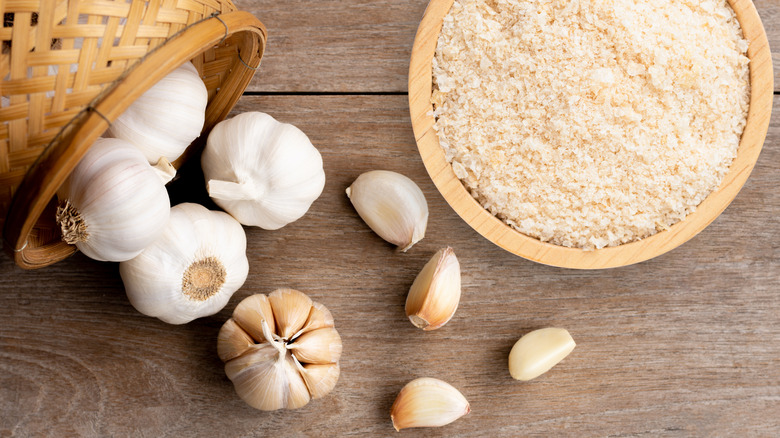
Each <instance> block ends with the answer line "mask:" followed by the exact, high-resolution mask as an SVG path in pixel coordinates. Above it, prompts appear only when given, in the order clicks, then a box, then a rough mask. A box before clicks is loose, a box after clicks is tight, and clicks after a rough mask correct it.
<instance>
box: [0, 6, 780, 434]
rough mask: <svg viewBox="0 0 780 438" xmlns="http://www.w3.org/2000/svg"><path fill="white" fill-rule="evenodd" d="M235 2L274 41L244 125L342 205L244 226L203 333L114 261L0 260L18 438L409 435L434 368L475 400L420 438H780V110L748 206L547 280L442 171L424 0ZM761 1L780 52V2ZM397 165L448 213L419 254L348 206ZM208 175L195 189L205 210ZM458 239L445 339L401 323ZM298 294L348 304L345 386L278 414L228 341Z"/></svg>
mask: <svg viewBox="0 0 780 438" xmlns="http://www.w3.org/2000/svg"><path fill="white" fill-rule="evenodd" d="M237 4H238V5H239V7H241V8H242V9H245V10H249V11H252V12H253V13H255V14H256V15H257V16H258V17H259V18H260V19H261V20H262V21H263V22H264V23H265V24H266V25H267V27H268V31H269V41H268V50H267V53H266V56H265V58H264V61H263V64H262V67H261V69H260V72H259V73H258V74H257V75H256V76H255V78H254V80H253V81H252V83H251V86H250V88H249V89H248V90H247V93H246V96H244V97H243V98H242V100H241V101H240V102H239V104H238V106H237V108H236V111H249V110H260V111H265V112H268V113H270V114H272V115H274V116H275V117H277V118H279V119H281V120H283V121H286V122H290V123H294V124H295V125H297V126H299V127H300V128H301V129H303V131H305V132H306V133H307V134H308V135H309V136H310V138H311V140H312V141H313V143H314V144H315V145H316V146H317V147H318V148H319V149H320V151H321V152H322V155H323V158H324V162H325V169H326V173H327V184H326V187H325V191H324V193H323V194H322V197H321V198H320V199H319V200H318V201H317V202H316V203H315V204H314V205H313V207H312V209H311V210H310V211H309V213H308V214H307V215H306V216H305V217H304V218H303V219H301V220H300V221H298V222H296V223H294V224H292V225H290V226H288V227H285V228H283V229H282V230H279V231H275V232H270V231H262V230H259V229H254V228H249V229H247V237H248V242H249V244H248V245H249V246H248V255H249V259H250V273H249V278H248V280H247V282H246V284H245V286H244V287H243V288H242V289H241V290H240V291H238V292H237V293H236V295H235V296H234V298H233V299H232V300H231V301H230V303H229V304H228V306H227V308H225V309H224V310H223V311H221V312H220V313H218V314H217V315H214V316H212V317H209V318H204V319H201V320H198V321H195V322H193V323H190V324H187V325H184V326H170V325H166V324H164V323H162V322H160V321H158V320H156V319H152V318H148V317H145V316H143V315H141V314H139V313H137V312H136V311H135V310H134V309H133V308H132V307H131V306H130V304H129V303H128V301H127V299H126V298H125V296H124V293H123V287H122V283H121V281H120V278H119V275H118V270H117V266H116V265H115V264H108V263H98V262H94V261H91V260H89V259H87V258H86V257H84V256H82V255H76V256H74V257H72V258H70V259H68V260H66V261H64V262H62V263H59V264H57V265H55V266H52V267H49V268H46V269H42V270H39V271H34V272H26V271H22V270H21V269H19V268H17V267H15V266H14V265H13V264H12V262H11V260H10V259H9V258H8V256H7V255H2V256H0V321H2V322H1V323H0V436H54V437H65V436H73V435H86V436H150V437H158V436H188V437H192V436H203V437H214V436H258V437H259V436H269V437H283V436H301V435H305V436H323V437H334V436H345V435H360V436H393V435H394V434H395V432H394V431H393V428H392V426H391V424H390V418H389V410H390V405H391V404H392V402H393V400H394V398H395V396H396V394H397V392H398V391H399V390H400V388H401V387H402V386H403V385H404V384H405V383H406V382H407V381H409V380H411V379H413V378H416V377H421V376H431V377H438V378H441V379H444V380H446V381H448V382H450V383H451V384H453V385H454V386H455V387H457V388H459V389H460V390H461V391H462V392H463V394H464V395H465V396H466V397H467V398H468V399H469V401H470V402H471V407H472V410H473V412H472V413H471V414H469V415H468V416H466V417H464V418H462V419H460V420H458V421H457V422H455V423H453V424H451V425H449V426H447V427H445V428H441V429H427V430H422V429H419V430H412V431H405V432H403V435H404V436H456V435H463V436H526V435H537V436H551V435H571V436H591V435H596V436H607V435H609V436H635V435H645V434H648V435H661V436H689V435H698V436H705V435H719V436H728V435H731V436H778V435H780V190H778V187H780V165H779V164H778V163H780V121H778V120H780V119H778V118H777V117H775V118H774V120H773V121H772V125H771V127H770V131H769V135H768V137H767V141H766V144H765V145H764V151H763V153H762V155H761V157H760V159H759V161H758V164H757V166H756V168H755V170H754V171H753V175H752V176H751V178H750V179H749V181H748V183H747V185H746V186H745V187H744V188H743V189H742V192H741V193H740V194H739V196H738V197H737V198H736V200H735V201H734V203H733V204H732V205H731V206H730V207H729V208H728V209H727V210H726V212H725V213H723V215H721V216H720V218H718V219H717V220H716V221H715V222H714V223H713V224H712V225H711V226H710V227H708V228H707V229H706V230H705V231H704V232H702V233H701V234H700V235H698V236H697V237H696V238H694V239H693V240H691V241H689V242H688V243H686V244H685V245H683V246H682V247H680V248H678V249H676V250H674V251H672V252H671V253H668V254H666V255H664V256H661V257H658V258H656V259H653V260H650V261H648V262H645V263H641V264H639V265H634V266H630V267H626V268H620V269H614V270H605V271H593V272H585V271H574V270H563V269H558V268H552V267H547V266H543V265H539V264H535V263H532V262H529V261H526V260H523V259H521V258H518V257H516V256H513V255H511V254H509V253H507V252H504V251H503V250H501V249H499V248H498V247H496V246H494V245H492V244H491V243H489V242H488V241H486V240H485V239H483V238H482V237H480V236H479V235H478V234H477V233H475V232H474V231H473V230H472V229H470V228H469V227H468V226H467V225H465V223H464V222H463V221H462V220H461V219H460V218H459V217H458V216H457V215H456V214H455V213H454V212H453V211H452V210H451V209H450V208H449V207H448V205H447V204H446V203H445V202H444V200H443V199H442V197H441V196H440V195H439V193H438V192H437V191H436V189H435V187H434V186H433V184H432V183H431V181H430V179H429V178H428V176H427V174H426V172H425V169H424V168H423V165H422V163H421V161H420V158H419V156H418V154H417V152H416V148H415V143H414V138H413V135H412V130H411V126H410V122H409V115H408V107H407V96H406V71H407V66H408V60H409V55H410V50H411V47H412V41H413V38H414V34H415V30H416V27H417V24H418V22H419V19H420V18H421V16H422V13H423V10H424V9H425V6H426V2H425V1H424V0H392V1H391V0H376V1H370V2H369V1H354V0H330V1H323V0H286V1H272V0H239V1H237ZM755 4H756V6H757V7H758V9H759V12H760V13H761V15H762V18H763V20H764V24H765V26H766V28H767V31H768V33H769V36H770V43H771V44H772V45H773V47H780V1H778V0H755ZM775 71H776V72H778V73H780V54H778V55H776V56H775ZM776 77H778V78H780V76H776ZM778 85H780V80H777V79H776V86H778ZM776 90H780V88H776ZM778 102H779V103H777V104H776V105H775V111H776V112H778V111H780V100H778ZM377 168H383V169H390V170H395V171H399V172H402V173H404V174H406V175H408V176H409V177H411V178H412V179H413V180H415V181H416V182H417V183H418V184H419V185H420V187H421V188H422V189H423V191H424V192H425V195H426V197H427V198H428V202H429V205H430V212H431V215H430V222H429V225H428V234H427V236H426V238H425V239H424V240H423V241H422V242H421V243H419V244H418V245H417V246H415V247H414V248H413V249H412V250H410V251H409V252H408V253H406V254H398V253H395V252H394V251H393V248H391V247H390V245H388V244H386V243H385V242H384V241H382V240H381V239H380V238H378V237H377V236H376V235H375V234H374V233H372V232H371V231H370V230H369V229H368V227H367V226H366V225H365V224H364V223H363V222H362V221H361V220H360V218H359V217H358V216H357V214H356V213H355V212H354V210H353V209H352V207H351V205H350V203H349V201H348V200H347V198H346V196H345V194H344V189H345V188H346V187H347V186H348V185H349V184H350V183H351V182H352V180H353V179H354V178H355V177H357V176H358V175H359V174H360V173H362V172H364V171H367V170H371V169H377ZM191 184H193V185H194V188H192V187H190V188H186V187H185V188H183V189H182V188H181V187H180V188H179V189H177V192H176V197H177V198H178V199H189V198H188V197H193V196H194V197H195V198H197V197H199V196H200V197H202V190H201V189H200V188H199V186H198V184H197V181H196V182H192V183H191ZM193 193H194V194H193ZM446 245H451V246H452V247H454V248H455V251H456V253H457V255H458V257H459V259H460V262H461V266H462V270H463V298H462V301H461V305H460V308H459V309H458V312H457V314H456V315H455V317H454V318H453V320H452V321H451V322H450V323H449V324H448V325H447V326H446V327H444V328H443V329H441V330H438V331H435V332H422V331H420V330H419V329H416V328H414V327H413V326H412V325H411V324H410V323H409V322H408V321H407V320H406V318H405V316H404V311H403V305H404V300H405V297H406V292H407V290H408V288H409V286H410V285H411V283H412V280H413V279H414V277H415V275H416V274H417V272H418V271H419V269H420V268H421V267H422V266H423V265H424V264H425V262H426V261H427V260H428V258H429V257H430V256H431V255H432V254H433V253H434V252H435V251H436V250H437V249H439V248H441V247H444V246H446ZM279 287H292V288H296V289H299V290H302V291H305V292H306V293H308V294H310V295H311V296H312V297H313V298H314V299H316V300H318V301H321V302H322V303H324V304H325V305H326V306H328V307H329V308H330V309H331V311H332V312H333V314H334V316H335V318H336V324H337V328H338V329H339V332H340V333H341V336H342V338H343V344H344V355H343V357H342V360H341V366H342V375H341V379H340V380H339V383H338V385H337V386H336V388H335V390H334V391H333V392H332V393H331V395H330V396H328V397H327V398H325V399H322V400H316V401H313V402H312V403H310V404H309V405H307V406H306V407H304V408H302V409H300V410H297V411H287V412H272V413H266V412H260V411H256V410H254V409H252V408H250V407H248V406H247V405H245V404H244V403H243V402H242V401H241V400H240V399H239V398H238V397H237V396H236V395H235V392H234V390H233V387H232V384H231V383H230V381H229V380H228V379H227V378H226V377H225V374H224V372H223V367H222V364H221V362H220V361H219V359H218V358H217V354H216V335H217V332H218V330H219V328H220V326H221V325H222V323H223V322H224V321H225V320H226V319H227V318H228V317H229V315H230V313H231V312H232V310H233V308H234V307H235V305H236V303H237V302H238V301H239V300H240V299H241V298H243V297H245V296H248V295H250V294H254V293H267V292H270V291H272V290H274V289H276V288H279ZM547 326H560V327H566V328H568V329H569V330H570V332H571V333H572V335H573V336H574V338H575V340H576V341H577V343H578V346H577V348H576V349H575V350H574V352H573V353H572V354H571V355H570V356H569V357H568V358H567V359H565V360H564V361H563V362H562V363H561V364H560V365H558V366H557V367H555V368H554V369H553V370H552V371H551V372H550V373H548V374H546V375H545V376H543V377H541V378H539V379H537V380H535V381H532V382H529V383H521V382H518V381H514V380H512V379H511V378H510V377H509V374H508V372H507V368H506V359H507V355H508V353H509V350H510V348H511V347H512V345H513V343H514V342H515V341H516V340H517V339H518V338H519V337H520V336H521V335H522V334H524V333H527V332H528V331H530V330H533V329H536V328H541V327H547Z"/></svg>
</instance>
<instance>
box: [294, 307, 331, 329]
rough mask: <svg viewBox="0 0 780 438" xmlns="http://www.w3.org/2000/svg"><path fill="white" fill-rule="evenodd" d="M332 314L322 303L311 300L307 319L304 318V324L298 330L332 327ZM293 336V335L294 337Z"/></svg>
mask: <svg viewBox="0 0 780 438" xmlns="http://www.w3.org/2000/svg"><path fill="white" fill-rule="evenodd" d="M333 325H334V322H333V315H331V313H330V310H328V308H327V307H325V306H324V305H322V304H320V303H318V302H316V301H313V302H312V303H311V312H310V313H309V319H307V320H306V324H305V325H304V326H303V328H302V329H301V330H300V331H301V332H303V331H307V332H308V331H312V330H317V329H320V328H325V327H333ZM294 337H295V336H293V338H294Z"/></svg>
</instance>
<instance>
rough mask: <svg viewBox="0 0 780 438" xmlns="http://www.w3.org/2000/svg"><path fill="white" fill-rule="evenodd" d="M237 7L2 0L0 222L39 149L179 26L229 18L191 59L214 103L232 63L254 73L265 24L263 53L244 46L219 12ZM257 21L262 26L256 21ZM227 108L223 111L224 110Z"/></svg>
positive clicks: (219, 0) (212, 1)
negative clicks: (213, 42)
mask: <svg viewBox="0 0 780 438" xmlns="http://www.w3.org/2000/svg"><path fill="white" fill-rule="evenodd" d="M234 11H236V8H235V6H234V5H233V4H232V3H231V2H230V1H229V0H151V1H141V0H128V1H125V0H116V1H112V0H2V1H0V13H2V15H3V27H2V28H0V40H2V53H1V54H0V79H1V82H0V96H2V104H1V105H0V229H2V227H3V224H4V222H5V220H6V215H7V213H8V210H9V207H10V205H11V203H12V199H13V196H14V194H15V192H16V191H17V189H18V188H19V186H20V184H22V181H23V180H24V178H25V176H26V175H27V177H28V178H29V177H30V175H29V174H30V173H31V172H32V171H31V167H34V166H36V165H38V163H36V160H39V156H41V155H42V154H43V153H44V151H46V149H47V148H50V147H52V146H53V145H54V144H56V143H57V142H58V141H60V140H62V141H68V140H70V139H68V138H66V137H65V136H64V133H65V132H66V131H68V130H73V129H78V126H75V127H74V126H70V125H78V124H80V123H81V122H82V119H83V117H82V116H83V114H84V113H85V112H86V111H88V110H90V109H93V108H95V106H94V105H96V103H98V102H100V100H101V99H102V98H103V96H104V95H105V94H106V93H108V92H110V91H111V90H112V88H113V87H114V86H116V85H117V84H118V83H120V82H122V81H123V80H125V78H126V75H127V73H128V72H130V71H132V70H133V69H134V68H135V67H136V66H137V65H138V64H141V63H142V62H143V61H144V60H145V58H146V57H147V56H148V55H149V54H150V53H152V52H154V51H155V49H157V48H158V47H160V46H162V45H164V44H166V43H168V42H170V41H171V40H172V39H174V37H176V36H178V35H177V34H179V33H180V32H182V31H184V30H187V29H188V28H189V27H192V26H194V25H197V24H200V23H201V22H203V21H206V20H209V19H217V20H219V21H220V22H222V24H224V27H225V30H224V31H225V35H224V37H223V39H222V41H219V42H218V45H216V46H213V45H212V46H209V47H203V48H198V49H199V50H198V53H199V54H197V56H195V57H194V58H193V59H192V62H193V64H194V65H195V67H196V68H197V69H198V71H199V72H200V73H201V77H202V78H203V81H204V83H205V84H206V88H207V89H208V91H209V100H210V102H209V105H210V106H211V105H212V103H213V100H214V97H215V95H217V93H218V91H219V90H220V89H221V87H222V88H224V87H226V83H225V82H226V81H228V77H229V76H230V75H231V73H232V72H233V71H234V70H236V69H237V68H236V66H239V67H240V66H241V64H243V65H244V66H246V70H247V71H248V72H249V73H242V74H243V75H246V74H248V75H249V78H251V73H252V72H253V71H252V70H253V68H256V66H257V65H258V64H259V58H260V56H261V55H262V44H264V29H263V31H262V35H263V42H262V43H261V47H260V49H259V53H252V54H240V53H239V52H240V50H241V47H242V40H241V38H239V37H238V35H236V34H229V33H228V24H226V22H225V21H223V20H222V19H221V18H220V15H222V14H227V13H230V12H234ZM242 14H245V13H242ZM246 15H249V14H246ZM250 18H253V19H254V17H251V16H250ZM254 20H255V21H256V19H254ZM217 25H219V23H218V22H217ZM256 26H257V27H259V28H262V24H260V23H259V21H257V25H256ZM256 33H257V32H256ZM179 39H181V38H179ZM245 39H246V38H245ZM177 44H183V43H182V42H177ZM244 46H245V44H244ZM240 57H241V58H240ZM250 64H253V65H252V66H251V67H250ZM242 68H243V67H242ZM249 78H246V81H243V80H241V81H237V80H236V79H235V78H233V79H231V82H230V85H231V86H233V87H234V88H238V87H237V86H236V85H237V84H239V85H240V84H243V87H245V86H246V83H248V80H249ZM243 87H240V89H237V90H228V91H226V92H225V93H220V94H226V93H230V94H232V96H231V97H225V96H221V98H220V99H219V101H220V104H219V105H220V106H226V105H229V106H230V107H232V105H233V104H234V103H235V100H236V99H237V98H238V96H240V94H241V93H242V92H243ZM229 109H230V108H226V109H225V108H220V109H219V111H217V113H219V114H220V115H222V114H225V115H226V114H227V112H228V111H229ZM211 112H212V113H214V111H211ZM104 113H105V110H104V112H103V113H98V114H99V115H100V116H101V117H102V118H104V119H105V120H106V123H110V121H111V120H110V118H115V116H114V115H112V116H110V117H106V116H105V115H104ZM221 117H224V115H222V116H221ZM214 118H215V117H214V116H212V117H211V119H212V120H211V121H209V120H208V119H209V118H208V117H207V125H209V123H211V126H213V123H215V121H214ZM211 126H207V127H206V128H204V132H205V131H206V130H208V129H210V128H211ZM25 184H26V183H25ZM55 190H56V188H55ZM46 201H47V202H48V200H46ZM14 202H16V201H14ZM8 222H9V224H8V225H10V222H11V219H10V217H9V218H8ZM6 231H7V230H6ZM54 234H56V233H54ZM5 235H6V237H8V235H9V234H8V233H7V232H6V233H5ZM31 235H32V237H33V239H36V240H38V241H37V242H36V244H37V245H42V244H44V243H45V242H42V240H51V239H52V238H53V237H55V236H54V235H53V234H52V232H49V231H47V226H45V225H42V226H40V227H37V228H36V230H32V231H31ZM11 244H13V242H11ZM14 250H16V251H19V249H17V248H14Z"/></svg>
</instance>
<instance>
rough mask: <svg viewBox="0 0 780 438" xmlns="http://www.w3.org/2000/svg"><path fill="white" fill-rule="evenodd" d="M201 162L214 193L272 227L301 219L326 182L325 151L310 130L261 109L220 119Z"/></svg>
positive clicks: (223, 203)
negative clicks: (312, 139)
mask: <svg viewBox="0 0 780 438" xmlns="http://www.w3.org/2000/svg"><path fill="white" fill-rule="evenodd" d="M201 164H202V166H203V174H204V176H205V177H206V181H207V183H206V187H207V190H208V192H209V196H211V199H213V200H214V202H216V203H217V205H219V206H220V207H222V208H223V209H225V211H227V212H228V213H230V214H231V215H233V217H235V218H236V219H238V221H239V222H241V223H242V224H244V225H255V226H258V227H260V228H264V229H266V230H276V229H279V228H281V227H283V226H285V225H287V224H289V223H291V222H294V221H296V220H298V219H300V218H301V216H303V215H304V214H305V213H306V211H308V210H309V207H310V206H311V204H312V203H313V202H314V201H315V200H316V199H317V198H318V197H319V196H320V194H321V193H322V189H323V187H324V186H325V172H324V171H323V169H322V157H321V156H320V153H319V152H318V151H317V149H316V148H315V147H314V146H313V145H312V144H311V142H310V141H309V139H308V138H307V137H306V134H304V133H303V132H301V130H300V129H298V128H296V127H295V126H293V125H289V124H286V123H280V122H277V121H276V120H274V118H273V117H271V116H269V115H268V114H263V113H259V112H249V113H243V114H239V115H237V116H235V117H233V118H232V119H229V120H225V121H222V122H220V123H219V124H217V126H216V127H214V129H213V130H212V131H211V134H209V138H208V141H207V143H206V149H205V150H204V151H203V157H202V159H201Z"/></svg>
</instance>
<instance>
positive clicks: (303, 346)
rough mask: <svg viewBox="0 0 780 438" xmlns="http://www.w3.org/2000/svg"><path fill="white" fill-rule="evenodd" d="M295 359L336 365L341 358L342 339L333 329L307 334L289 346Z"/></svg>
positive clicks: (323, 329) (328, 328)
mask: <svg viewBox="0 0 780 438" xmlns="http://www.w3.org/2000/svg"><path fill="white" fill-rule="evenodd" d="M287 348H289V349H290V350H291V351H292V352H293V354H295V357H296V358H297V359H298V360H299V361H301V362H305V363H311V364H328V363H336V362H338V361H339V358H341V348H342V347H341V337H340V336H339V332H337V331H336V329H334V328H332V327H326V328H321V329H317V330H312V331H310V332H306V333H304V334H302V335H300V336H299V337H297V338H296V339H294V340H293V342H292V343H291V344H289V345H288V346H287Z"/></svg>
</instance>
